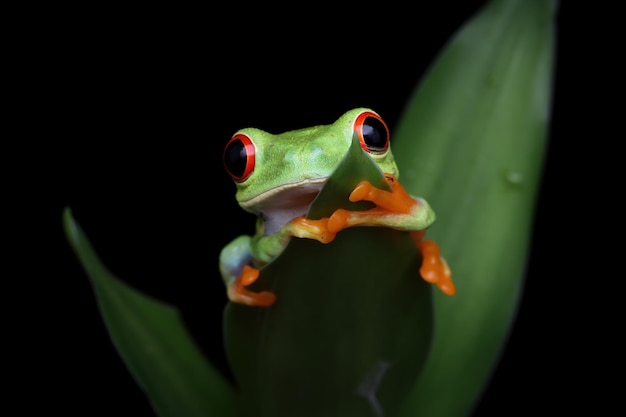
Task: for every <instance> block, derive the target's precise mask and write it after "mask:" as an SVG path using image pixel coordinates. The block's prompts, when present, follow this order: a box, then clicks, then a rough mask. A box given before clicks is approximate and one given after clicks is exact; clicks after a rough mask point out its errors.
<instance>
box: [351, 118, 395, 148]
mask: <svg viewBox="0 0 626 417" xmlns="http://www.w3.org/2000/svg"><path fill="white" fill-rule="evenodd" d="M354 131H355V132H356V134H357V135H358V136H359V142H360V143H361V148H363V149H365V151H366V152H367V153H373V154H376V155H380V154H383V153H385V152H386V151H387V149H388V148H389V129H388V128H387V125H386V124H385V122H384V121H383V119H381V118H380V116H379V115H377V114H376V113H374V112H372V111H364V112H363V113H361V114H359V116H358V117H357V118H356V119H355V121H354Z"/></svg>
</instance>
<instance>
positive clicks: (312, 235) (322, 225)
mask: <svg viewBox="0 0 626 417" xmlns="http://www.w3.org/2000/svg"><path fill="white" fill-rule="evenodd" d="M288 226H289V229H290V230H289V231H290V234H291V235H292V236H295V237H299V238H304V239H315V240H317V241H319V242H321V243H330V242H332V241H333V240H334V239H335V236H336V235H337V232H331V231H330V230H329V229H328V218H327V217H324V218H322V219H319V220H311V219H307V218H305V217H303V216H301V217H296V218H295V219H293V220H292V221H291V222H289V225H288Z"/></svg>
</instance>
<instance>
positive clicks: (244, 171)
mask: <svg viewBox="0 0 626 417" xmlns="http://www.w3.org/2000/svg"><path fill="white" fill-rule="evenodd" d="M254 160H255V149H254V144H253V143H252V139H250V137H249V136H248V135H246V134H244V133H236V134H235V135H234V136H233V137H232V138H231V139H230V140H229V141H228V143H227V144H226V148H224V166H225V167H226V171H228V173H229V174H230V176H231V177H233V179H234V180H235V181H237V182H242V181H244V180H245V179H246V178H248V177H249V176H250V174H252V171H254Z"/></svg>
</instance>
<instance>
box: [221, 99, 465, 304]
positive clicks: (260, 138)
mask: <svg viewBox="0 0 626 417" xmlns="http://www.w3.org/2000/svg"><path fill="white" fill-rule="evenodd" d="M354 135H356V136H358V140H359V144H360V146H361V149H362V151H363V152H365V154H366V155H368V157H370V158H371V159H372V161H374V163H375V164H376V165H377V166H378V168H380V170H381V172H382V173H383V176H384V179H385V182H386V184H387V185H388V189H387V190H385V189H381V188H376V187H375V186H373V185H372V184H371V183H370V182H369V181H367V180H363V181H361V182H359V183H358V184H357V186H356V187H355V188H354V190H352V192H351V193H350V195H349V200H350V201H351V202H358V201H369V202H370V203H373V205H374V207H373V208H370V209H365V210H347V209H344V208H337V209H336V210H335V211H334V212H333V213H332V214H331V215H330V216H329V217H324V218H321V219H309V218H307V217H306V213H307V210H308V208H309V206H310V205H311V203H312V202H313V200H314V199H315V197H316V196H317V195H318V193H319V192H320V190H321V189H322V187H323V186H324V184H325V183H326V181H327V180H328V178H329V177H330V176H331V174H332V173H333V172H334V170H335V168H336V167H337V166H338V165H339V163H340V162H341V161H342V159H343V158H344V156H345V155H346V153H347V152H348V149H349V148H350V146H351V144H352V140H353V137H354ZM223 161H224V167H225V169H226V171H227V172H228V174H229V175H230V176H231V177H232V179H233V181H234V182H235V185H236V193H235V198H236V200H237V202H238V204H239V206H240V207H241V208H242V209H243V210H245V211H247V212H250V213H253V214H254V215H256V216H257V221H256V232H255V234H254V235H253V236H250V235H241V236H239V237H237V238H235V239H234V240H232V241H231V242H230V243H228V244H227V245H226V246H225V247H224V248H223V249H222V251H221V252H220V256H219V269H220V274H221V276H222V280H223V281H224V284H225V286H226V293H227V296H228V299H229V300H230V301H231V302H233V303H239V304H244V305H247V306H252V307H270V306H272V305H273V304H274V303H275V302H276V299H277V295H276V294H274V293H273V292H271V291H258V292H255V291H251V290H250V289H248V287H249V286H250V285H251V284H253V283H254V282H256V281H257V279H258V277H259V273H260V270H261V268H262V267H263V266H264V265H267V264H268V263H269V262H271V261H272V260H274V259H276V257H277V256H278V255H280V253H282V251H283V250H284V249H285V247H286V246H287V244H288V243H289V241H290V240H291V239H292V238H294V237H295V238H302V239H314V240H317V241H318V242H320V243H322V244H329V243H331V242H332V241H333V240H334V239H335V237H336V235H337V233H339V232H340V231H342V230H344V229H346V228H349V227H356V226H378V227H388V228H392V229H396V230H401V231H406V232H408V233H410V235H411V238H412V240H413V241H414V243H415V245H416V248H417V250H419V252H420V253H421V256H422V263H421V266H420V270H419V275H421V277H422V278H423V279H424V280H425V281H426V282H429V283H432V284H435V285H437V287H438V288H439V289H440V290H441V291H442V292H443V293H444V294H446V295H450V296H452V295H454V294H455V293H456V287H455V284H454V282H453V281H452V274H451V270H450V267H449V266H448V264H447V262H446V260H445V258H444V257H443V256H441V254H440V249H439V246H438V244H437V243H436V242H435V241H433V240H431V239H425V233H426V229H428V228H429V227H430V226H431V225H432V224H433V223H434V222H435V219H436V216H435V213H434V211H433V209H432V208H431V207H430V205H429V204H428V202H427V201H426V200H425V199H424V198H421V197H414V196H412V195H410V194H409V193H408V192H407V191H406V190H405V188H404V187H403V186H402V184H401V183H400V182H399V180H398V179H399V169H398V166H397V164H396V162H395V159H394V157H393V153H392V151H391V147H390V130H389V127H388V126H387V123H386V122H385V121H384V120H383V119H382V117H381V116H380V115H379V114H378V113H377V112H375V111H374V110H372V109H370V108H366V107H359V108H355V109H351V110H349V111H347V112H345V113H344V114H343V115H342V116H340V117H339V118H338V119H337V120H336V121H335V122H333V123H331V124H326V125H317V126H313V127H308V128H302V129H297V130H292V131H288V132H283V133H279V134H273V133H269V132H266V131H264V130H261V129H258V128H253V127H248V128H244V129H240V130H238V131H237V132H236V133H235V134H234V135H233V136H232V137H231V138H230V140H228V141H227V143H226V145H225V147H224V152H223Z"/></svg>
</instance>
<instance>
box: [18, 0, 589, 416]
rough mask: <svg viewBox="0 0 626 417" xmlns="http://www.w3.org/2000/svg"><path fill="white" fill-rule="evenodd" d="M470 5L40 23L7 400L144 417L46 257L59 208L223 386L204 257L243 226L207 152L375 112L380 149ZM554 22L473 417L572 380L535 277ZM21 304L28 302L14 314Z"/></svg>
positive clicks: (135, 393)
mask: <svg viewBox="0 0 626 417" xmlns="http://www.w3.org/2000/svg"><path fill="white" fill-rule="evenodd" d="M485 3H486V2H484V1H448V2H440V3H437V4H436V5H435V4H429V5H428V6H417V10H414V9H413V8H412V7H408V6H405V7H406V9H405V8H404V7H403V8H395V7H393V6H392V5H390V4H389V5H377V6H376V7H373V6H372V7H371V8H369V9H368V8H366V7H365V6H361V7H360V9H358V10H355V13H353V14H347V15H346V16H341V18H339V16H337V13H336V10H334V9H328V10H306V9H302V10H284V9H283V10H282V11H277V12H275V13H274V14H273V17H272V18H264V17H263V16H262V15H261V13H262V12H264V13H267V12H268V11H267V10H259V11H258V14H257V11H255V10H249V9H246V10H245V11H246V13H245V14H246V16H242V15H241V10H232V11H231V10H226V9H223V10H217V9H216V10H210V9H207V10H200V9H196V10H194V9H190V10H183V9H182V7H178V8H176V10H171V9H158V10H157V9H155V8H151V9H146V10H124V9H119V10H117V9H107V10H105V9H103V10H80V11H76V10H73V11H72V12H75V13H78V14H79V17H72V16H69V15H66V14H65V13H64V11H59V10H58V9H57V10H54V13H55V14H59V15H62V16H64V18H63V19H61V20H59V21H53V22H47V23H46V27H47V28H49V29H47V30H45V31H41V32H38V34H37V35H36V36H34V39H32V47H31V48H28V49H27V50H26V51H24V52H23V53H24V61H23V62H22V63H21V65H23V70H24V74H22V76H25V78H26V81H25V82H24V86H25V87H28V88H27V89H26V88H25V93H24V94H23V95H22V97H21V100H20V103H25V105H27V106H28V107H27V108H28V109H29V114H31V115H33V116H32V118H31V117H29V120H28V121H27V122H26V123H24V124H23V125H22V131H21V133H20V134H21V135H22V136H23V137H24V138H26V139H27V141H28V140H31V141H32V143H29V145H28V146H29V147H31V152H30V155H31V156H30V158H31V160H30V162H31V163H32V164H29V166H32V167H34V168H33V170H31V172H36V176H37V178H36V184H35V185H34V186H33V187H32V188H31V189H29V191H28V193H27V194H29V196H28V197H30V198H34V200H35V202H34V203H33V204H32V205H29V208H33V207H34V214H33V216H32V219H31V220H32V224H37V225H39V224H40V222H41V225H42V226H41V228H40V229H39V232H38V233H37V235H36V237H35V238H32V237H28V238H27V239H26V241H27V243H25V244H24V246H19V247H20V248H23V249H25V250H26V251H27V252H28V253H32V252H33V250H37V251H38V252H39V251H41V253H43V254H44V255H43V257H41V256H36V257H34V258H35V259H37V260H36V261H33V260H32V259H33V258H32V257H31V258H30V261H27V262H28V264H27V265H25V266H26V269H25V270H28V269H29V267H43V268H41V270H43V271H45V272H43V273H42V272H39V273H38V274H37V275H36V276H37V277H38V278H37V279H36V280H35V281H33V280H31V279H30V278H29V275H28V274H26V278H25V279H24V281H26V283H27V286H28V287H29V288H27V289H26V290H24V292H23V293H21V294H20V295H21V297H22V298H24V299H26V298H27V299H29V300H31V301H29V302H28V303H26V304H22V305H26V306H27V307H22V308H21V311H22V313H21V314H22V315H23V316H24V317H27V318H28V319H29V321H28V322H27V324H25V325H24V326H25V327H22V332H23V331H24V329H27V330H26V333H27V334H26V335H25V336H27V339H26V338H24V339H19V340H29V341H30V340H34V342H32V343H31V342H28V343H27V342H23V343H24V345H28V346H24V348H25V349H26V347H27V348H28V350H29V352H30V351H31V349H32V351H33V352H34V353H32V354H31V357H32V356H34V357H35V358H36V359H37V360H36V361H34V362H33V361H29V363H31V364H32V363H34V365H33V368H32V370H30V368H29V372H26V373H22V374H21V375H20V376H19V377H18V379H16V382H15V386H17V387H18V388H24V389H26V390H28V391H29V392H30V393H31V394H32V397H31V398H34V399H41V398H42V396H41V393H46V394H47V395H45V404H46V405H45V407H46V408H48V409H50V410H60V411H62V413H63V414H64V415H68V416H73V415H92V414H94V413H95V411H98V412H100V413H102V414H103V415H106V414H108V415H114V414H118V413H119V412H120V411H121V410H122V411H124V412H126V413H128V414H133V415H135V416H143V415H146V416H149V415H151V411H150V407H149V405H148V403H147V400H146V399H145V397H144V395H143V393H142V391H141V390H140V388H139V387H138V386H137V385H136V383H135V382H134V381H133V379H132V378H131V376H130V374H129V373H128V371H127V370H126V368H125V366H124V364H123V363H122V361H121V359H120V358H119V356H118V355H117V353H116V351H115V349H114V347H113V345H112V344H111V342H110V339H109V338H108V334H107V332H106V330H105V328H104V325H103V322H102V319H101V317H100V314H99V311H98V309H97V306H96V303H95V298H94V296H93V292H92V289H91V287H90V284H89V281H88V279H87V277H86V276H85V274H84V272H83V271H82V269H81V267H80V265H79V264H78V262H77V260H76V258H75V257H74V255H73V253H72V252H71V250H70V248H69V246H68V245H67V243H66V241H65V239H64V236H63V231H62V228H61V213H62V210H63V208H64V207H65V206H71V207H72V210H73V213H74V216H75V217H76V219H77V221H78V222H79V223H80V224H81V225H82V226H83V228H84V229H85V230H86V232H87V234H88V235H89V237H90V239H91V240H92V243H93V244H94V246H95V248H96V249H97V251H98V253H99V254H100V256H101V257H102V259H103V260H104V262H105V263H106V264H107V265H108V266H109V268H110V269H111V270H112V271H113V272H115V273H116V274H117V275H118V276H119V277H121V278H122V279H124V280H125V281H126V282H129V283H130V284H132V285H133V286H135V287H136V288H138V289H140V290H142V291H144V292H146V293H148V294H151V295H153V296H155V297H157V298H159V299H161V300H164V301H166V302H168V303H170V304H172V305H174V306H176V307H178V308H179V310H180V311H181V312H182V314H183V317H184V319H185V322H186V324H187V326H188V328H189V330H190V331H191V332H192V334H193V336H194V337H195V339H196V340H197V342H198V344H199V346H200V347H201V348H202V350H203V351H204V352H205V353H206V354H207V356H208V357H209V358H211V359H212V361H213V362H214V363H215V364H217V365H218V366H219V367H220V368H221V369H222V370H224V371H226V367H225V365H224V353H223V350H222V346H221V333H220V332H221V313H222V309H223V307H224V304H225V302H226V296H225V291H224V287H223V284H222V282H221V280H219V279H218V278H217V277H218V276H219V274H218V267H217V256H218V254H219V251H220V249H221V248H222V247H223V246H224V245H225V244H226V243H228V242H229V241H230V240H231V239H232V238H234V237H235V236H238V235H240V234H244V233H246V234H249V233H251V231H252V230H253V225H254V219H253V217H252V216H251V215H248V214H246V213H244V212H243V211H242V210H241V209H239V207H238V206H237V204H236V201H235V199H234V185H233V184H232V181H231V180H230V178H229V177H228V175H227V174H226V173H225V171H224V170H223V167H222V162H221V152H222V148H223V145H224V143H225V141H226V140H227V139H228V138H229V137H230V135H231V134H232V133H233V132H234V131H236V130H237V129H239V128H241V127H246V126H255V127H260V128H263V129H265V130H267V131H270V132H281V131H285V130H291V129H296V128H300V127H305V126H311V125H315V124H324V123H329V122H332V121H334V120H335V119H336V117H337V116H338V115H340V114H342V113H343V112H344V111H345V110H347V109H350V108H353V107H357V106H367V107H372V108H374V109H375V110H377V111H378V112H379V113H380V114H381V115H382V116H383V117H384V118H385V119H386V121H387V122H388V124H389V125H390V126H391V127H392V134H393V126H394V125H395V122H396V120H397V118H398V116H399V113H400V111H401V109H402V108H403V106H404V103H405V102H406V100H407V98H408V96H409V95H410V93H411V92H412V90H413V87H414V86H415V85H416V84H417V83H418V81H419V80H420V78H421V76H422V75H423V74H424V72H425V71H426V69H427V68H428V64H429V63H430V62H432V61H433V59H434V58H435V56H436V54H437V53H438V51H440V50H441V49H442V47H443V46H444V45H445V42H446V41H447V40H448V39H449V38H450V36H451V35H452V34H453V33H454V32H455V31H456V30H457V29H458V28H459V27H460V26H461V25H462V24H463V23H464V22H465V21H467V19H468V18H469V17H470V16H471V15H472V14H473V13H474V12H475V11H476V10H478V9H479V7H481V6H482V5H483V4H485ZM368 7H370V6H368ZM67 12H68V13H69V12H70V11H69V10H68V11H67ZM282 13H286V14H284V15H283V14H282ZM570 13H571V12H570V9H568V5H567V4H566V5H561V8H560V11H559V13H558V16H557V24H558V27H557V44H558V49H557V71H556V78H555V95H554V110H553V122H552V125H551V127H550V132H549V136H550V140H549V143H548V146H549V147H548V149H547V153H546V155H547V159H546V162H547V163H546V169H545V171H544V179H543V183H542V187H541V195H540V199H539V203H538V211H537V216H536V222H535V227H534V229H533V245H532V250H531V255H530V259H529V264H528V274H527V281H526V286H525V290H524V295H523V298H522V302H521V306H520V310H519V316H518V318H517V320H516V322H515V327H514V329H513V332H512V334H511V338H510V340H509V342H508V344H507V347H506V350H505V352H504V354H503V357H502V360H501V362H500V364H499V366H498V368H497V370H496V372H495V374H494V377H493V379H492V381H491V384H490V385H489V388H488V390H487V392H486V393H485V396H484V397H483V399H482V401H481V402H480V404H479V406H478V408H477V409H476V412H475V415H476V416H490V415H510V410H511V409H514V410H516V411H517V412H518V413H520V414H527V413H530V412H534V411H536V410H537V408H538V407H539V404H541V410H542V411H546V412H547V411H563V410H564V408H563V407H564V403H566V402H567V398H569V396H571V395H573V394H572V393H573V390H574V389H578V388H574V386H578V384H577V383H575V382H574V381H575V380H576V375H577V373H578V372H579V371H580V364H579V365H578V368H576V369H578V371H573V370H571V367H570V364H569V359H568V360H567V361H565V362H563V360H562V359H563V355H564V352H565V353H567V352H568V351H569V349H570V348H571V345H570V340H571V339H572V338H576V336H575V335H573V334H572V332H571V331H570V330H569V329H570V327H569V323H571V322H572V321H577V320H579V319H580V317H579V315H578V314H576V313H572V312H571V311H569V310H568V307H567V306H566V307H563V306H562V304H561V302H562V300H563V299H567V298H568V297H567V296H566V295H565V294H564V292H563V289H564V287H565V284H564V283H563V280H564V278H563V277H562V276H561V275H559V274H554V272H553V270H554V269H555V268H556V266H557V265H559V263H560V262H561V261H562V260H563V259H559V257H558V256H557V257H555V255H554V251H553V249H554V248H555V247H558V246H559V245H560V243H559V242H560V239H562V235H561V234H560V232H559V230H561V229H560V226H561V225H563V223H564V221H563V220H562V217H561V216H560V213H561V208H562V207H563V205H561V206H559V203H563V204H565V203H564V202H563V201H562V200H561V198H560V197H559V196H558V194H559V192H560V190H561V180H562V178H563V177H562V170H561V169H559V168H557V167H558V166H559V164H561V163H562V161H563V160H564V157H563V151H562V149H563V143H564V137H565V136H566V135H567V133H566V120H567V119H568V118H569V117H570V116H569V114H568V112H569V109H570V108H571V106H572V103H571V92H572V88H576V86H575V85H574V83H573V82H572V80H571V78H568V76H567V72H566V71H564V70H563V69H562V68H567V66H568V65H573V63H575V61H576V57H575V56H576V55H577V53H578V52H579V51H578V50H576V52H575V48H574V47H573V45H572V43H573V42H572V41H570V39H573V36H572V35H573V34H574V32H575V30H574V26H575V25H574V23H573V22H574V19H573V18H571V17H570V16H571V14H570ZM45 15H46V11H40V18H43V20H45ZM357 17H358V18H357ZM578 45H580V44H578ZM29 138H31V139H29ZM33 138H34V140H33ZM32 146H34V147H35V148H32ZM22 174H24V173H22V172H18V175H22ZM20 201H21V200H19V199H18V200H17V202H18V207H19V202H20ZM41 230H45V232H44V233H41V232H40V231H41ZM48 231H49V233H48ZM38 269H39V268H38ZM31 276H32V275H31ZM32 291H35V292H36V293H37V297H35V298H34V299H33V298H32V297H29V296H27V295H26V294H29V293H30V292H32ZM555 300H558V301H557V304H558V307H556V306H555ZM26 313H28V314H26ZM18 345H19V343H18ZM20 350H21V348H20ZM555 387H560V388H561V389H562V388H563V387H567V389H565V391H558V392H565V393H566V394H563V393H557V390H556V389H555ZM42 401H43V400H42ZM37 403H38V401H32V402H27V403H24V404H23V407H25V408H26V409H31V408H32V407H37V406H39V405H40V404H37ZM94 408H95V409H96V410H95V411H94Z"/></svg>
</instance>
